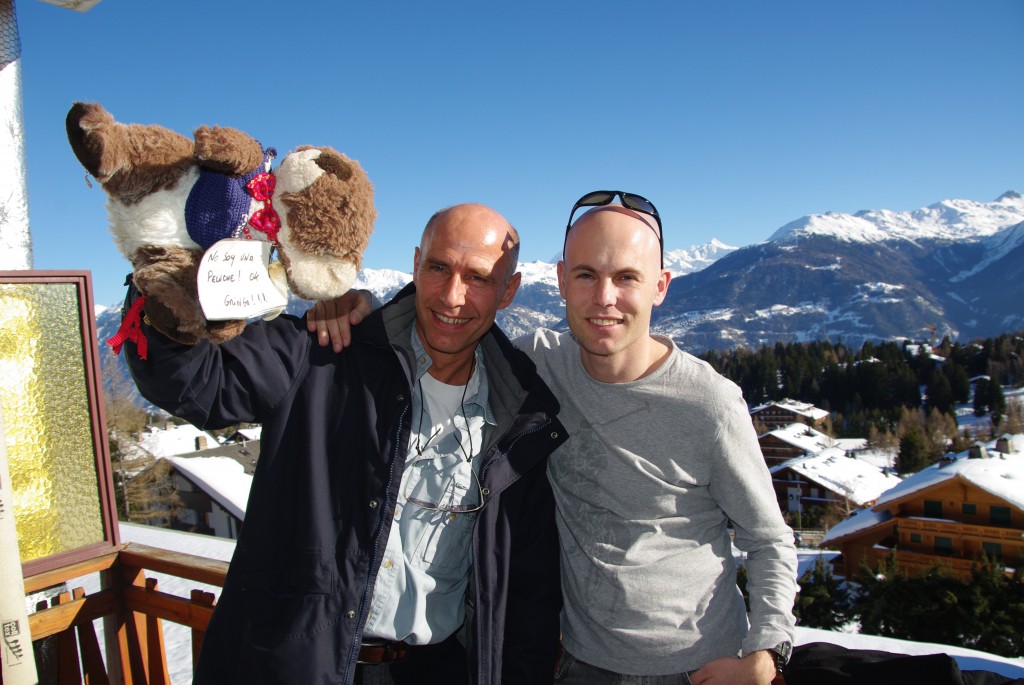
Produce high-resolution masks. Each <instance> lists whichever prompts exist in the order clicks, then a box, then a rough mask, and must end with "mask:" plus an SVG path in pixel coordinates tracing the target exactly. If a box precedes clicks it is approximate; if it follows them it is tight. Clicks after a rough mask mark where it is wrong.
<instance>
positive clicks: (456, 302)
mask: <svg viewBox="0 0 1024 685" xmlns="http://www.w3.org/2000/svg"><path fill="white" fill-rule="evenodd" d="M441 302H442V304H444V306H445V307H451V308H452V309H454V308H456V307H461V306H462V305H463V304H465V302H466V284H465V283H464V282H463V281H462V279H461V278H459V277H458V276H457V275H453V276H452V277H451V278H449V279H448V282H447V283H446V284H445V288H444V291H443V292H442V293H441Z"/></svg>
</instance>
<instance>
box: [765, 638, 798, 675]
mask: <svg viewBox="0 0 1024 685" xmlns="http://www.w3.org/2000/svg"><path fill="white" fill-rule="evenodd" d="M768 654H770V655H771V657H772V660H773V661H775V672H776V673H782V669H783V668H785V667H786V664H788V663H789V657H790V656H791V655H792V654H793V645H792V644H791V643H789V642H780V643H779V644H777V645H775V646H774V647H771V648H770V649H768Z"/></svg>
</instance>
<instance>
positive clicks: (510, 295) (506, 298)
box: [498, 271, 523, 309]
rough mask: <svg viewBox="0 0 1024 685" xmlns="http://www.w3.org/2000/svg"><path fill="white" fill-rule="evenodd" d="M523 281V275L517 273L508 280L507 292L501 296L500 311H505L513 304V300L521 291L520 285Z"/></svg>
mask: <svg viewBox="0 0 1024 685" xmlns="http://www.w3.org/2000/svg"><path fill="white" fill-rule="evenodd" d="M522 281H523V275H522V274H521V273H519V272H518V271H517V272H515V273H514V274H512V278H510V279H508V284H506V285H505V292H504V293H503V294H502V296H501V301H500V302H498V309H504V308H505V307H507V306H509V305H510V304H512V300H513V299H514V298H515V296H516V293H517V292H518V291H519V285H520V283H522Z"/></svg>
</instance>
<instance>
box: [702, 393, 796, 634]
mask: <svg viewBox="0 0 1024 685" xmlns="http://www.w3.org/2000/svg"><path fill="white" fill-rule="evenodd" d="M718 416H719V418H720V427H719V433H718V436H717V439H716V440H715V445H716V447H717V451H718V454H717V455H716V456H715V459H714V464H715V466H714V472H713V476H712V481H711V490H712V494H713V496H714V497H715V499H716V501H717V502H718V503H719V506H721V507H722V510H723V511H724V512H725V514H726V516H728V517H729V519H730V520H731V521H732V524H733V529H734V531H735V544H736V546H737V547H738V548H739V549H740V551H742V552H745V553H746V557H747V558H746V567H747V592H748V593H749V596H750V613H749V616H748V619H749V621H750V629H749V631H748V632H747V636H746V638H744V640H743V654H749V653H751V652H755V651H757V650H761V649H770V648H772V647H774V646H776V645H777V644H779V643H780V642H783V641H788V642H790V643H792V642H793V634H794V630H795V624H796V619H795V618H794V616H793V603H794V601H795V600H796V592H797V583H796V572H797V555H796V545H795V543H794V540H793V531H792V529H791V528H790V527H789V526H787V525H786V522H785V520H784V519H783V518H782V512H781V511H780V510H779V505H778V502H777V501H776V499H775V491H774V489H773V488H772V483H771V475H770V474H769V473H768V469H767V467H766V465H765V463H764V458H763V457H762V456H761V449H760V447H759V445H758V442H757V435H756V433H755V432H754V428H753V424H752V423H751V420H750V415H749V414H748V413H747V406H746V403H745V402H744V401H743V396H742V394H741V393H740V391H739V388H737V387H735V386H733V385H731V384H730V387H729V393H727V394H726V396H725V397H724V398H723V399H722V400H721V401H720V406H719V408H718Z"/></svg>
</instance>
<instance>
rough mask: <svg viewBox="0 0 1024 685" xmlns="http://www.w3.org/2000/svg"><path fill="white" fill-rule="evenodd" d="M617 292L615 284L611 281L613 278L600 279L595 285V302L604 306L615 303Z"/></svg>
mask: <svg viewBox="0 0 1024 685" xmlns="http://www.w3.org/2000/svg"><path fill="white" fill-rule="evenodd" d="M615 292H616V290H615V284H613V283H612V282H611V279H607V278H602V279H598V281H597V284H596V285H595V286H594V304H598V305H601V306H602V307H607V306H610V305H613V304H615Z"/></svg>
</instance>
